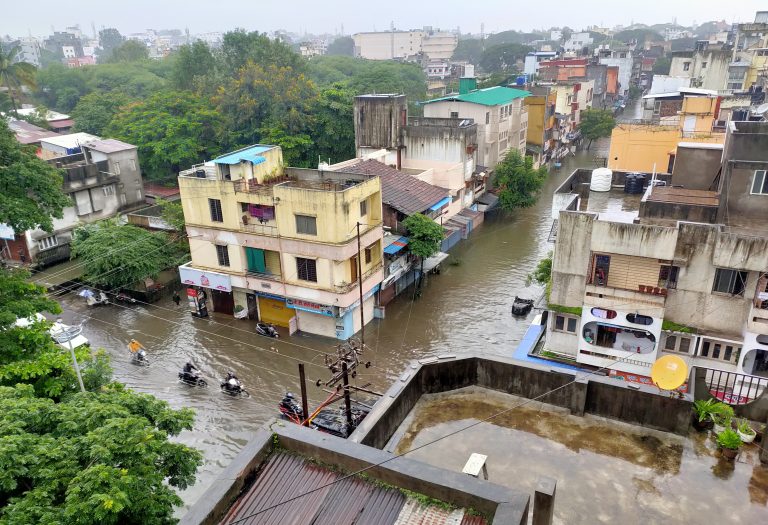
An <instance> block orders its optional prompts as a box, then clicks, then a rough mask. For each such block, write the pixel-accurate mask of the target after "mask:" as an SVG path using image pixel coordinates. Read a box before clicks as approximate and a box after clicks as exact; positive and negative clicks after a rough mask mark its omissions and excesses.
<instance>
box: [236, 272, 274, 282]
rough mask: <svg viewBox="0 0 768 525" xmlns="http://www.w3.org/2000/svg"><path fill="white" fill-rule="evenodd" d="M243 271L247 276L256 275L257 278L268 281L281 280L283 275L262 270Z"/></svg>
mask: <svg viewBox="0 0 768 525" xmlns="http://www.w3.org/2000/svg"><path fill="white" fill-rule="evenodd" d="M245 273H246V275H247V276H248V277H256V278H258V279H266V280H268V281H280V282H282V280H283V276H282V275H281V274H279V273H262V272H254V271H252V270H246V271H245Z"/></svg>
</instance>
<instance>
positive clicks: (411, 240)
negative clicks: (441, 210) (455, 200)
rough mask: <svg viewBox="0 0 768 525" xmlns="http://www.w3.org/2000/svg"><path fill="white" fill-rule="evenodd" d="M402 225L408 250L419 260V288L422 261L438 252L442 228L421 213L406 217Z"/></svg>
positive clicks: (422, 272)
mask: <svg viewBox="0 0 768 525" xmlns="http://www.w3.org/2000/svg"><path fill="white" fill-rule="evenodd" d="M403 225H404V226H405V227H406V229H407V230H408V249H410V250H411V253H412V254H414V255H416V256H418V257H419V258H420V259H421V271H420V272H419V287H421V277H422V275H423V274H424V259H426V258H427V257H432V256H433V255H435V254H436V253H437V252H439V251H440V244H441V243H442V242H443V227H442V226H440V225H439V224H437V223H436V222H435V221H433V220H432V219H430V218H429V217H427V216H426V215H422V214H421V213H414V214H413V215H411V216H409V217H407V218H406V219H405V220H404V221H403Z"/></svg>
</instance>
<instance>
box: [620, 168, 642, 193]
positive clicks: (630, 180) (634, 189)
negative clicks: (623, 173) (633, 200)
mask: <svg viewBox="0 0 768 525" xmlns="http://www.w3.org/2000/svg"><path fill="white" fill-rule="evenodd" d="M644 187H645V175H643V174H642V173H627V179H626V181H624V193H629V194H630V195H636V194H639V193H643V188H644Z"/></svg>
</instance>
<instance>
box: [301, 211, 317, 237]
mask: <svg viewBox="0 0 768 525" xmlns="http://www.w3.org/2000/svg"><path fill="white" fill-rule="evenodd" d="M296 233H301V234H304V235H317V218H316V217H311V216H309V215H296Z"/></svg>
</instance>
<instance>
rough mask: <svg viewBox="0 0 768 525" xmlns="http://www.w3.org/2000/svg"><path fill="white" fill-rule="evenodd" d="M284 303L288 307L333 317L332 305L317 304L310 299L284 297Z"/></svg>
mask: <svg viewBox="0 0 768 525" xmlns="http://www.w3.org/2000/svg"><path fill="white" fill-rule="evenodd" d="M285 305H286V306H287V307H288V308H293V309H294V310H304V311H306V312H312V313H313V314H321V315H327V316H328V317H335V316H334V315H333V307H332V306H326V305H324V304H317V303H313V302H310V301H303V300H301V299H286V300H285Z"/></svg>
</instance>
